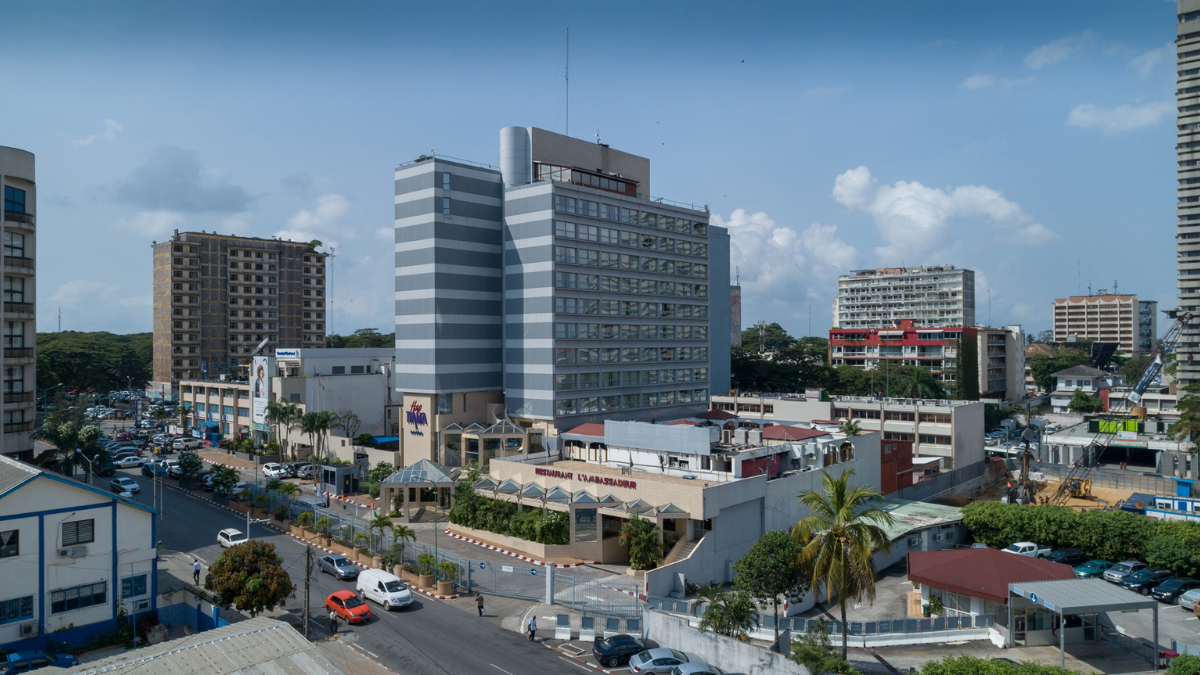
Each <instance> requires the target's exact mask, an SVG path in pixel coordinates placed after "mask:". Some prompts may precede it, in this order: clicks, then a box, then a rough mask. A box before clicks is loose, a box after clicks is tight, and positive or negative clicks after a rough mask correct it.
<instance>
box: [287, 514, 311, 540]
mask: <svg viewBox="0 0 1200 675" xmlns="http://www.w3.org/2000/svg"><path fill="white" fill-rule="evenodd" d="M312 523H313V514H312V511H305V512H304V513H301V514H300V515H298V516H296V520H294V521H292V524H293V525H295V526H296V528H297V529H299V530H300V538H301V539H304V538H305V537H304V535H306V534H308V530H309V528H311V527H312Z"/></svg>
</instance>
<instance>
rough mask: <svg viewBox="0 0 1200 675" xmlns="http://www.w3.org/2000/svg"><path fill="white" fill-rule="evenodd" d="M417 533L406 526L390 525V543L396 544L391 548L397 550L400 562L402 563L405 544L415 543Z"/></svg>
mask: <svg viewBox="0 0 1200 675" xmlns="http://www.w3.org/2000/svg"><path fill="white" fill-rule="evenodd" d="M416 540H417V532H416V530H414V529H412V528H411V527H409V526H407V525H402V524H400V523H396V524H395V525H392V541H394V542H396V543H395V544H393V546H395V547H397V548H399V555H400V560H401V562H403V561H404V546H405V543H406V542H410V541H416Z"/></svg>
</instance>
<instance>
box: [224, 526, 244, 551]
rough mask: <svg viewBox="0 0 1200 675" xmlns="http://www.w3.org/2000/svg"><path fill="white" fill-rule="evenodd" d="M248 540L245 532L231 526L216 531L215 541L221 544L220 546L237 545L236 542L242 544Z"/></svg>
mask: <svg viewBox="0 0 1200 675" xmlns="http://www.w3.org/2000/svg"><path fill="white" fill-rule="evenodd" d="M249 540H250V537H247V536H246V533H245V532H242V531H241V530H235V529H233V528H232V527H230V528H227V529H224V530H221V531H220V532H218V533H217V543H218V544H220V545H221V548H229V547H230V546H237V545H238V544H244V543H246V542H247V541H249Z"/></svg>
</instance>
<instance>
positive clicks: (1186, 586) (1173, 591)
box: [1150, 577, 1200, 604]
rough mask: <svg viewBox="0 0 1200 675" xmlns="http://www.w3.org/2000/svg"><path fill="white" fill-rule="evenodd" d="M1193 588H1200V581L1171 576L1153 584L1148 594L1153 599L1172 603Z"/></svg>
mask: <svg viewBox="0 0 1200 675" xmlns="http://www.w3.org/2000/svg"><path fill="white" fill-rule="evenodd" d="M1193 588H1200V581H1196V580H1195V579H1191V578H1188V577H1171V578H1170V579H1167V580H1166V581H1164V582H1162V583H1161V584H1159V585H1157V586H1155V587H1154V588H1153V589H1152V590H1151V591H1150V595H1151V596H1153V597H1154V599H1155V600H1158V601H1160V602H1169V603H1172V604H1174V603H1175V601H1176V600H1178V599H1179V596H1181V595H1183V594H1184V593H1187V592H1188V591H1190V590H1192V589H1193Z"/></svg>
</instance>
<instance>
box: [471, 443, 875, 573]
mask: <svg viewBox="0 0 1200 675" xmlns="http://www.w3.org/2000/svg"><path fill="white" fill-rule="evenodd" d="M556 440H561V441H562V443H563V447H562V448H561V451H560V450H559V449H558V448H551V449H550V451H549V454H550V456H549V457H547V456H545V455H543V456H529V455H520V456H512V457H504V458H493V459H492V460H491V461H490V462H489V463H488V466H487V471H488V473H487V475H486V477H484V478H483V479H481V480H480V481H479V482H478V483H477V484H476V485H475V489H476V491H477V492H479V493H480V494H483V495H485V496H488V497H491V498H494V499H499V500H503V501H509V502H514V503H517V504H520V505H521V506H522V507H523V508H537V509H543V508H545V509H549V510H552V511H561V512H564V513H568V514H569V519H570V520H569V522H570V537H569V541H568V543H567V544H565V545H562V546H548V545H547V546H541V545H534V544H532V543H530V542H522V541H521V540H516V541H498V539H497V538H498V535H494V534H490V533H487V532H477V531H474V530H470V531H464V534H466V535H468V536H471V537H475V538H477V539H481V540H487V541H493V542H495V543H499V544H502V545H505V546H506V547H513V546H516V547H518V548H522V547H524V548H522V550H526V551H529V552H531V553H533V554H534V555H537V556H539V557H549V558H560V557H562V558H578V559H584V560H597V561H601V562H621V561H624V560H627V559H628V552H627V550H626V549H624V547H622V546H620V543H619V541H618V533H619V532H620V529H621V526H622V524H623V523H624V522H625V520H627V519H629V518H631V517H633V516H634V515H635V514H636V515H638V516H641V517H646V518H650V519H652V520H655V521H656V522H657V524H658V525H659V526H660V527H661V528H662V531H663V533H664V537H668V538H669V537H677V538H678V539H677V540H676V543H675V545H674V547H669V548H667V549H666V550H665V556H664V563H663V564H662V565H661V566H660V567H658V568H657V569H654V570H651V571H649V572H647V573H646V588H647V590H646V592H647V594H649V595H656V596H664V595H667V594H668V593H670V592H671V591H674V590H679V591H682V590H683V588H682V587H681V586H680V585H679V584H680V581H679V580H680V579H681V578H683V577H686V578H687V579H688V581H692V582H697V583H707V582H717V583H724V582H727V581H731V580H732V568H731V565H732V563H733V561H735V560H737V559H738V558H739V557H741V556H742V555H744V554H745V553H746V552H747V551H749V550H750V547H751V546H752V545H753V544H754V542H755V541H757V540H758V538H759V537H760V536H761V535H762V534H763V533H764V532H767V531H769V530H778V529H784V528H789V527H791V526H792V525H794V524H795V523H796V521H798V520H799V519H800V518H802V517H803V516H804V515H806V512H805V511H804V510H803V508H802V507H800V506H799V505H798V504H797V503H796V496H797V495H799V494H801V493H803V492H804V491H806V490H810V489H816V488H819V486H820V480H821V475H822V474H821V469H825V470H827V471H829V472H830V473H832V474H834V475H838V474H840V473H841V472H842V471H844V470H847V469H850V470H853V471H854V478H853V482H855V483H857V484H860V485H869V486H871V487H874V488H875V489H879V487H880V440H879V435H878V434H863V435H860V436H856V437H854V438H846V437H844V436H840V435H835V434H827V435H822V436H818V437H814V438H812V439H809V440H805V441H798V442H793V443H778V444H773V445H766V446H764V445H729V444H724V443H722V442H721V441H720V434H719V429H718V428H717V427H711V426H698V425H689V424H678V425H665V424H649V423H645V422H614V421H611V420H610V421H606V422H605V423H604V424H603V426H601V425H598V424H585V425H581V426H580V427H578V428H574V429H571V430H569V431H567V432H564V433H563V434H562V435H561V436H560V437H559V438H558V439H556ZM560 452H561V454H559V453H560ZM557 457H562V458H563V459H558V460H557V461H554V460H555V458H557ZM571 457H575V458H580V459H567V458H571ZM459 529H463V528H459ZM534 548H536V550H534Z"/></svg>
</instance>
